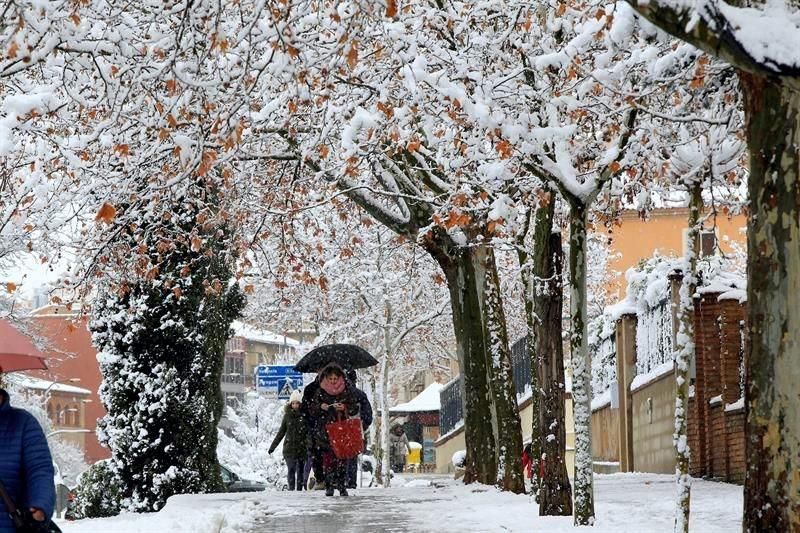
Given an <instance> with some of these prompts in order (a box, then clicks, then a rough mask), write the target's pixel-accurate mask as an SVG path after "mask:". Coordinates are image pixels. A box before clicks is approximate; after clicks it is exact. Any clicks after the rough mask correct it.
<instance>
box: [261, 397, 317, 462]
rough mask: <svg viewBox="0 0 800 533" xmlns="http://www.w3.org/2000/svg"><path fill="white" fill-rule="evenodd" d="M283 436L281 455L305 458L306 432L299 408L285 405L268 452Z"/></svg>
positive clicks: (273, 449) (306, 449) (275, 446)
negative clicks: (284, 410)
mask: <svg viewBox="0 0 800 533" xmlns="http://www.w3.org/2000/svg"><path fill="white" fill-rule="evenodd" d="M284 437H285V438H286V441H285V442H284V443H283V456H284V457H285V458H287V459H305V457H306V454H307V453H308V447H307V444H308V432H307V429H306V422H305V418H304V417H303V414H302V413H301V412H300V410H299V409H298V410H294V409H292V407H291V405H287V406H286V412H285V413H284V414H283V420H282V421H281V428H280V429H279V430H278V434H277V435H275V439H274V440H273V441H272V444H271V445H270V447H269V453H272V452H273V451H275V448H277V447H278V444H280V442H281V440H283V438H284Z"/></svg>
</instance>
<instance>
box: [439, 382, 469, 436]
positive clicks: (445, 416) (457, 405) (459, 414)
mask: <svg viewBox="0 0 800 533" xmlns="http://www.w3.org/2000/svg"><path fill="white" fill-rule="evenodd" d="M463 390H464V376H458V379H454V380H453V381H451V382H450V383H448V384H447V385H445V387H444V388H443V389H442V390H441V392H440V393H439V401H440V404H441V405H440V407H439V435H444V434H446V433H450V432H451V431H452V430H453V429H454V428H455V427H456V424H458V422H459V421H460V420H462V419H463V418H464V401H463V398H462V391H463Z"/></svg>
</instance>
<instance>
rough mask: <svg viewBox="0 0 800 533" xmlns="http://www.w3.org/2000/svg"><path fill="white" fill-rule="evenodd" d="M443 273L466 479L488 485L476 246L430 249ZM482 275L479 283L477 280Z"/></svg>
mask: <svg viewBox="0 0 800 533" xmlns="http://www.w3.org/2000/svg"><path fill="white" fill-rule="evenodd" d="M432 255H433V256H434V258H435V259H436V260H437V262H439V264H440V265H441V267H442V270H443V271H444V273H445V276H446V277H447V287H448V289H449V291H450V305H451V308H452V312H453V328H454V329H455V338H456V350H457V352H458V360H459V363H460V364H461V368H462V372H463V374H464V438H465V441H466V448H467V450H466V451H467V461H466V469H465V473H464V483H473V482H475V481H477V482H479V483H484V484H487V485H492V484H494V483H495V481H496V480H497V448H496V445H497V442H496V439H495V435H496V430H495V424H496V418H495V416H494V405H493V402H492V392H491V390H490V387H489V382H488V369H487V364H486V363H487V358H486V352H487V349H488V347H487V346H486V339H485V337H484V332H483V323H484V320H483V306H482V303H483V301H484V296H485V295H484V294H482V293H480V292H479V289H480V288H482V287H483V285H484V283H483V279H482V277H483V262H482V260H481V257H480V256H479V255H478V254H477V253H476V248H475V247H465V248H459V249H458V252H457V253H455V254H452V255H443V254H439V253H432ZM478 280H480V283H478Z"/></svg>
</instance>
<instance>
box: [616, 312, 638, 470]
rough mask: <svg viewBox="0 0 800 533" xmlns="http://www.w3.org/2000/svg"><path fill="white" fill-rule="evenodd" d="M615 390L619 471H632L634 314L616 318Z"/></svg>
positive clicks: (634, 362) (634, 371)
mask: <svg viewBox="0 0 800 533" xmlns="http://www.w3.org/2000/svg"><path fill="white" fill-rule="evenodd" d="M616 346H617V390H618V391H619V471H620V472H633V468H634V466H633V401H632V397H631V382H632V381H633V378H634V377H635V376H636V315H623V316H622V317H621V318H620V319H619V320H617V332H616Z"/></svg>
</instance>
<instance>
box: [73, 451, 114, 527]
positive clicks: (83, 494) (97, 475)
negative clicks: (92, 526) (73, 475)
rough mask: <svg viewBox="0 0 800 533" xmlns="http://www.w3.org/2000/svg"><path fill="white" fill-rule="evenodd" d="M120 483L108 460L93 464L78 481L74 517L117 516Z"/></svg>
mask: <svg viewBox="0 0 800 533" xmlns="http://www.w3.org/2000/svg"><path fill="white" fill-rule="evenodd" d="M120 481H121V480H120V478H119V475H118V474H117V472H116V471H115V470H114V469H113V468H112V465H111V462H110V461H109V460H107V459H104V460H102V461H98V462H96V463H94V464H93V465H92V466H91V467H89V469H88V470H87V471H86V472H84V473H83V475H82V476H81V477H80V479H79V480H78V486H77V488H76V490H75V500H76V503H75V517H76V518H78V519H80V518H101V517H106V516H115V515H117V514H119V512H120V510H121V505H122V494H123V492H122V487H121V483H120Z"/></svg>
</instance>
